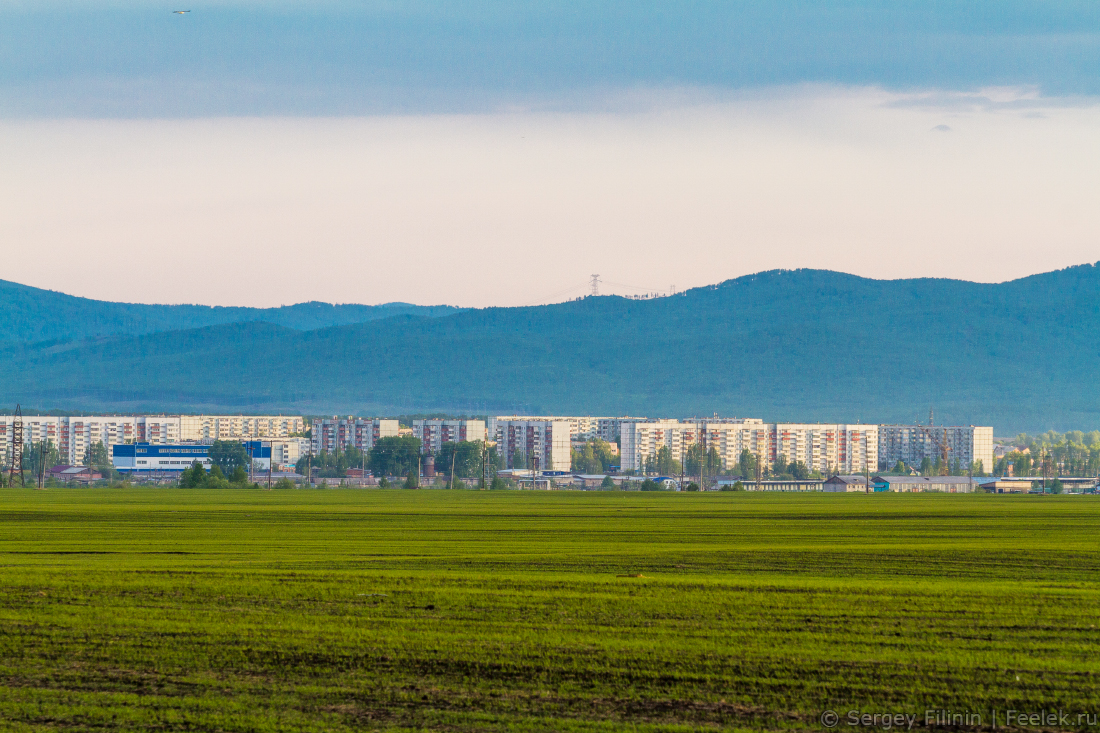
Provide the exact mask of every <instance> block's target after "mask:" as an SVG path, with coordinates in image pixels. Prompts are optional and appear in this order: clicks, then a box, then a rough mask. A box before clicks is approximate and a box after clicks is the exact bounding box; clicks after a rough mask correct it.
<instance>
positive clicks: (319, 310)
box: [0, 280, 461, 343]
mask: <svg viewBox="0 0 1100 733" xmlns="http://www.w3.org/2000/svg"><path fill="white" fill-rule="evenodd" d="M459 310H461V309H460V308H455V307H453V306H449V305H411V304H409V303H385V304H383V305H333V304H331V303H318V302H316V301H312V302H309V303H298V304H296V305H286V306H281V307H279V308H235V307H222V306H209V305H145V304H141V303H110V302H106V301H102V300H91V299H88V298H78V297H76V296H73V295H66V294H64V293H58V292H55V291H53V290H42V289H40V288H33V287H30V286H27V285H20V284H19V283H13V282H8V281H6V280H0V313H3V315H4V317H3V318H2V319H0V341H17V342H23V343H33V342H38V341H59V340H60V341H64V340H69V339H79V338H91V337H99V336H140V335H142V334H147V333H156V332H159V331H175V330H179V329H185V328H201V327H203V326H214V325H219V324H225V323H246V322H252V321H261V322H263V323H274V324H276V325H279V326H285V327H287V328H292V329H295V330H298V331H310V330H313V329H317V328H325V327H327V326H344V325H348V324H352V323H364V322H366V321H373V320H376V319H378V318H389V317H391V316H396V315H420V316H429V317H434V316H441V315H449V314H451V313H456V312H458V311H459Z"/></svg>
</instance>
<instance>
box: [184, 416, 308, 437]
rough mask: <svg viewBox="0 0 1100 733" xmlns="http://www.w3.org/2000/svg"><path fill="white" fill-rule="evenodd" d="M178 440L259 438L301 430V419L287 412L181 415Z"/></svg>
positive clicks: (302, 430)
mask: <svg viewBox="0 0 1100 733" xmlns="http://www.w3.org/2000/svg"><path fill="white" fill-rule="evenodd" d="M179 420H180V440H185V441H190V440H194V441H205V440H259V439H261V438H285V437H287V436H289V435H291V434H293V433H301V432H304V431H305V429H306V427H305V419H304V418H302V417H300V416H293V415H291V416H288V415H181V416H180V417H179Z"/></svg>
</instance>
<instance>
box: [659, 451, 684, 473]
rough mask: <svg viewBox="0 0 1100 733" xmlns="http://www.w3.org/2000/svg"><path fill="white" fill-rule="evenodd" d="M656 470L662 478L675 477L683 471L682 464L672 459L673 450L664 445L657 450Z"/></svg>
mask: <svg viewBox="0 0 1100 733" xmlns="http://www.w3.org/2000/svg"><path fill="white" fill-rule="evenodd" d="M655 468H656V470H657V473H658V474H660V475H661V476H675V475H677V474H679V473H680V472H681V471H682V470H683V468H682V467H681V465H680V462H679V461H677V460H676V459H674V458H673V457H672V449H671V448H669V447H668V446H667V445H662V446H661V447H660V448H658V449H657V460H656V466H655Z"/></svg>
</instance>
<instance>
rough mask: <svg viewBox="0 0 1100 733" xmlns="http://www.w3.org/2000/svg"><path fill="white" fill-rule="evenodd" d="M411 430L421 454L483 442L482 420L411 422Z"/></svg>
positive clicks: (483, 427) (483, 422)
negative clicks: (447, 445) (462, 442)
mask: <svg viewBox="0 0 1100 733" xmlns="http://www.w3.org/2000/svg"><path fill="white" fill-rule="evenodd" d="M412 430H413V437H414V438H417V439H418V440H420V451H421V452H422V453H438V452H439V450H440V448H442V447H443V444H444V443H458V442H461V441H463V440H468V441H476V440H485V421H484V420H413V428H412ZM568 439H569V438H568V436H566V440H567V441H568Z"/></svg>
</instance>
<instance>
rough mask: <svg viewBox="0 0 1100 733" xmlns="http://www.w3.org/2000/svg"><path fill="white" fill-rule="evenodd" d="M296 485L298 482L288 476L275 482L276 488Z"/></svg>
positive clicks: (290, 487)
mask: <svg viewBox="0 0 1100 733" xmlns="http://www.w3.org/2000/svg"><path fill="white" fill-rule="evenodd" d="M295 486H296V484H295V483H294V482H293V481H291V480H290V479H288V478H287V477H286V476H284V477H283V478H281V479H279V480H278V481H276V482H275V488H276V489H293V488H294V487H295Z"/></svg>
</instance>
